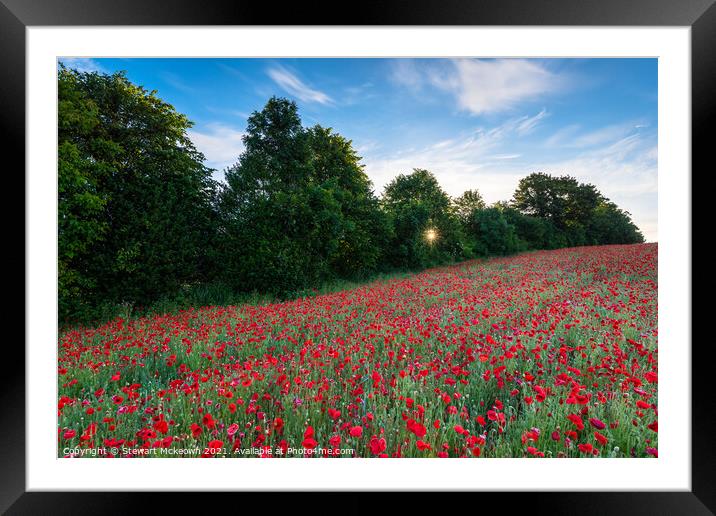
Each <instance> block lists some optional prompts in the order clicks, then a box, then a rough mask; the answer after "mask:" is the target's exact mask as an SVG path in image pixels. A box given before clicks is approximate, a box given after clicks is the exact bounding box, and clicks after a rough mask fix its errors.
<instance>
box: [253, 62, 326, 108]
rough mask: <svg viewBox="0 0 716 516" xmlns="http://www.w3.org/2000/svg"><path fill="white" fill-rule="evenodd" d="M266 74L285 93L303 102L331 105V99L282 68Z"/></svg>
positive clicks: (268, 71)
mask: <svg viewBox="0 0 716 516" xmlns="http://www.w3.org/2000/svg"><path fill="white" fill-rule="evenodd" d="M266 73H267V74H268V76H269V77H271V79H272V80H273V81H274V82H275V83H276V84H278V86H280V87H281V89H283V90H284V91H285V92H286V93H289V94H290V95H293V96H294V97H296V98H297V99H299V100H302V101H303V102H316V103H318V104H324V105H328V104H333V103H334V101H333V99H332V98H331V97H330V96H328V95H327V94H326V93H323V92H322V91H320V90H317V89H314V88H311V87H310V86H308V85H307V84H306V83H304V82H303V81H302V80H301V79H299V78H298V76H296V75H295V74H294V73H292V72H290V71H289V70H287V69H286V68H284V67H282V66H275V67H273V68H269V69H268V70H267V71H266Z"/></svg>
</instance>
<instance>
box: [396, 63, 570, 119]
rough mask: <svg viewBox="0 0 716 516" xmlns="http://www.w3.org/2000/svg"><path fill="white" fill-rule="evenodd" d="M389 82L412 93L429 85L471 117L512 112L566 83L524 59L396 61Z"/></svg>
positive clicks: (541, 66)
mask: <svg viewBox="0 0 716 516" xmlns="http://www.w3.org/2000/svg"><path fill="white" fill-rule="evenodd" d="M391 79H392V80H393V81H394V82H395V83H397V84H401V85H403V86H407V87H409V88H412V89H415V90H422V89H423V88H424V87H425V86H427V85H430V86H434V87H436V88H438V89H440V90H443V91H446V92H448V93H451V94H452V95H453V96H454V98H455V100H456V102H457V105H458V107H459V108H460V109H463V110H465V111H468V112H470V113H472V114H475V115H481V114H486V113H496V112H501V111H506V110H509V109H513V108H515V107H516V106H517V105H518V104H520V103H521V102H524V101H533V100H536V99H539V98H540V97H542V96H544V95H546V94H548V93H550V94H551V93H555V91H556V90H558V89H562V88H564V87H565V85H566V84H567V83H568V80H567V78H566V77H564V76H557V74H555V73H554V72H551V71H550V70H548V69H547V68H546V67H545V66H543V65H542V64H540V63H539V62H536V61H530V60H524V59H493V60H484V59H452V60H449V61H425V62H423V61H420V62H417V61H412V60H397V61H396V62H395V64H394V67H393V70H392V73H391ZM527 129H528V128H527Z"/></svg>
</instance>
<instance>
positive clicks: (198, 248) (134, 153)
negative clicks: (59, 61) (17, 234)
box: [58, 67, 215, 317]
mask: <svg viewBox="0 0 716 516" xmlns="http://www.w3.org/2000/svg"><path fill="white" fill-rule="evenodd" d="M58 94H59V111H58V139H59V142H58V144H59V156H58V158H59V171H58V172H59V209H58V217H59V220H58V225H59V273H60V277H59V286H60V311H61V316H63V317H69V316H71V315H72V314H73V313H78V311H81V310H82V307H81V306H79V305H78V301H79V300H82V301H83V302H85V304H86V303H87V302H91V303H92V304H93V305H95V306H96V305H97V304H99V303H101V302H111V303H116V302H129V303H133V304H145V303H149V302H151V301H153V300H154V299H156V298H157V297H158V296H160V295H162V294H167V293H171V292H174V291H176V290H177V289H178V288H180V286H181V285H182V284H183V283H186V282H191V281H195V280H199V279H201V278H202V275H203V272H204V269H205V268H206V263H204V260H205V258H204V257H205V253H204V250H205V248H206V247H207V246H208V245H209V244H210V240H211V238H212V233H213V227H212V224H213V211H212V205H211V202H212V197H213V195H214V189H215V183H214V181H213V180H212V179H211V170H210V169H208V168H206V167H205V166H204V165H203V160H204V158H203V156H202V155H201V154H200V153H199V152H197V151H196V149H195V148H194V146H193V144H192V142H191V141H190V140H189V138H188V136H187V130H188V129H189V128H190V127H191V125H192V124H191V122H190V121H189V120H188V119H187V118H186V116H184V115H182V114H180V113H178V112H176V110H175V109H174V108H173V107H172V106H171V105H169V104H167V103H166V102H164V101H162V100H161V99H159V98H158V97H157V96H156V92H153V91H147V90H145V89H144V88H142V87H141V86H137V85H135V84H132V83H131V82H130V81H129V80H128V79H127V77H126V75H125V74H124V73H122V72H119V73H114V74H103V73H97V72H89V73H83V72H78V71H75V70H71V69H68V68H64V67H61V68H60V70H59V72H58Z"/></svg>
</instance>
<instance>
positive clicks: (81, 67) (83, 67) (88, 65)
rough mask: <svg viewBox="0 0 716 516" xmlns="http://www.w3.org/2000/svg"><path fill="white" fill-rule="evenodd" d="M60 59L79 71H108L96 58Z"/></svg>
mask: <svg viewBox="0 0 716 516" xmlns="http://www.w3.org/2000/svg"><path fill="white" fill-rule="evenodd" d="M59 61H60V62H61V63H62V64H63V65H65V66H66V67H67V68H72V69H74V70H77V71H78V72H102V73H105V72H106V70H105V69H104V68H102V66H101V65H100V64H99V63H98V62H97V61H96V60H94V59H91V58H89V57H61V58H60V59H59Z"/></svg>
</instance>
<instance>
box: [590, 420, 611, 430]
mask: <svg viewBox="0 0 716 516" xmlns="http://www.w3.org/2000/svg"><path fill="white" fill-rule="evenodd" d="M589 423H590V424H591V425H592V426H593V427H594V428H596V429H597V430H604V429H605V428H606V427H607V425H605V424H604V423H602V422H601V421H600V420H599V419H597V418H595V417H593V418H591V419H590V420H589Z"/></svg>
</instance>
